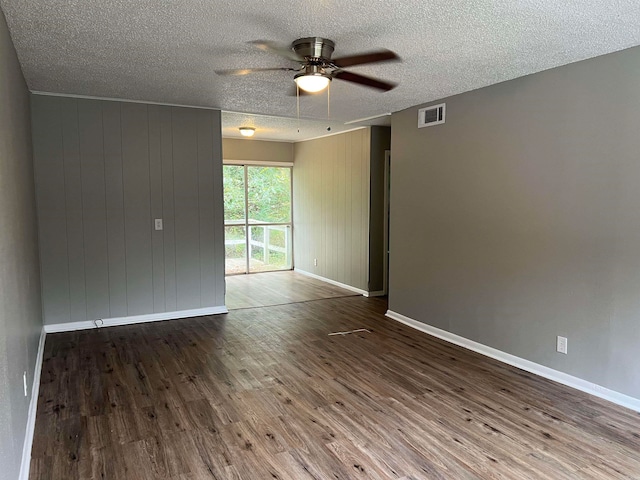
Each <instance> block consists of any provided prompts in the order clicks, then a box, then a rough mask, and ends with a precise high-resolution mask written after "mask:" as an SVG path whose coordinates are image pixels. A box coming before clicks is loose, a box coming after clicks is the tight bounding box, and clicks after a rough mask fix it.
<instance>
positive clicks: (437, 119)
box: [418, 103, 446, 128]
mask: <svg viewBox="0 0 640 480" xmlns="http://www.w3.org/2000/svg"><path fill="white" fill-rule="evenodd" d="M445 113H446V104H445V103H441V104H440V105H432V106H430V107H425V108H421V109H420V110H418V128H422V127H432V126H433V125H440V124H441V123H444V119H445Z"/></svg>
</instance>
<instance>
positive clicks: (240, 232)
mask: <svg viewBox="0 0 640 480" xmlns="http://www.w3.org/2000/svg"><path fill="white" fill-rule="evenodd" d="M245 232H246V230H245V226H244V225H239V226H231V227H228V226H225V227H224V273H225V274H226V275H235V274H238V273H247V236H246V233H245Z"/></svg>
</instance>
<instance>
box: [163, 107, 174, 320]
mask: <svg viewBox="0 0 640 480" xmlns="http://www.w3.org/2000/svg"><path fill="white" fill-rule="evenodd" d="M159 110H160V141H161V148H160V151H161V156H162V158H161V166H162V214H163V215H164V217H163V228H164V230H163V235H162V238H163V254H164V274H165V275H164V298H165V305H166V309H167V311H172V310H177V309H178V303H177V302H178V301H177V296H178V289H177V286H176V228H175V220H174V219H175V208H174V196H173V192H174V183H173V136H172V133H171V130H172V129H171V125H172V115H173V113H172V110H171V108H170V107H159Z"/></svg>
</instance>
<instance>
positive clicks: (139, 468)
mask: <svg viewBox="0 0 640 480" xmlns="http://www.w3.org/2000/svg"><path fill="white" fill-rule="evenodd" d="M385 309H386V304H385V302H384V301H383V300H381V299H375V298H372V299H368V298H364V297H361V296H357V297H356V296H354V297H345V298H336V299H327V300H318V301H310V302H305V303H298V304H291V305H283V306H274V307H263V308H254V309H243V310H236V311H232V312H230V313H229V314H227V315H220V316H215V317H201V318H195V319H186V320H177V321H168V322H157V323H149V324H142V325H133V326H126V327H114V328H103V329H99V330H90V331H81V332H73V333H63V334H54V335H48V336H47V341H46V347H45V360H44V367H43V371H42V383H41V388H40V397H39V404H38V416H37V421H36V432H35V439H34V444H33V454H32V455H33V456H32V462H31V476H30V478H31V479H32V480H36V479H65V480H69V479H101V478H107V479H118V480H120V479H136V480H137V479H143V480H144V479H154V480H155V479H169V478H171V479H182V480H187V479H263V478H264V479H295V480H301V479H317V480H324V479H359V478H370V479H407V480H408V479H475V478H499V479H536V478H550V479H576V478H618V479H620V478H625V479H629V478H640V414H638V413H635V412H632V411H630V410H626V409H623V408H620V407H617V406H614V405H612V404H609V403H607V402H605V401H602V400H599V399H597V398H595V397H591V396H589V395H587V394H583V393H581V392H578V391H575V390H572V389H569V388H567V387H563V386H561V385H558V384H555V383H553V382H550V381H548V380H545V379H542V378H539V377H535V376H533V375H530V374H528V373H526V372H523V371H521V370H518V369H516V368H513V367H510V366H507V365H504V364H501V363H499V362H497V361H494V360H491V359H488V358H486V357H482V356H481V355H478V354H475V353H472V352H469V351H466V350H463V349H461V348H459V347H456V346H452V345H449V344H446V343H445V342H442V341H440V340H437V339H434V338H432V337H429V336H427V335H425V334H422V333H419V332H416V331H415V330H412V329H410V328H408V327H405V326H404V325H401V324H399V323H396V322H394V321H392V320H389V319H387V318H385V317H384V316H383V314H384V311H385ZM357 328H367V329H369V330H370V331H371V333H366V332H362V333H357V334H350V335H344V336H341V335H338V336H328V335H327V334H328V333H331V332H335V331H347V330H353V329H357Z"/></svg>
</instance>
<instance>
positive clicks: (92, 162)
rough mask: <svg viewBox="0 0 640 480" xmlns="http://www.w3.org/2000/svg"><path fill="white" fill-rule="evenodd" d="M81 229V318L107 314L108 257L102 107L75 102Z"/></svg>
mask: <svg viewBox="0 0 640 480" xmlns="http://www.w3.org/2000/svg"><path fill="white" fill-rule="evenodd" d="M76 105H77V112H78V147H79V149H78V150H79V159H80V176H81V197H82V206H81V208H82V210H81V215H82V228H83V240H82V245H83V246H84V253H85V265H84V272H83V273H84V277H85V288H86V297H87V311H86V317H85V318H105V317H109V260H108V253H107V248H108V242H107V238H108V235H107V221H106V201H105V190H106V189H105V183H106V181H105V176H104V171H105V169H104V146H103V139H104V135H103V125H102V107H101V105H100V104H99V103H97V102H90V101H82V100H80V101H78V102H77V104H76Z"/></svg>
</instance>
